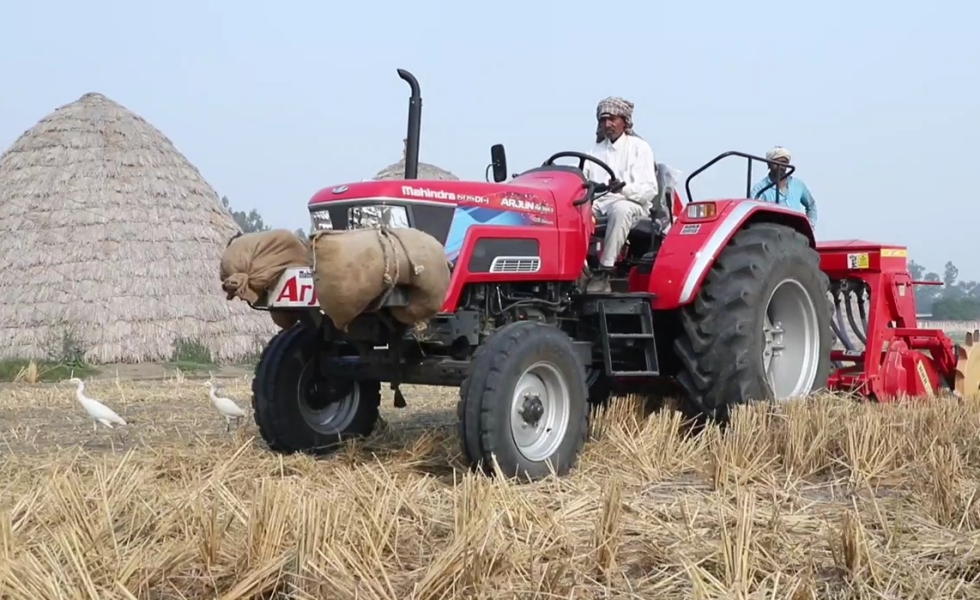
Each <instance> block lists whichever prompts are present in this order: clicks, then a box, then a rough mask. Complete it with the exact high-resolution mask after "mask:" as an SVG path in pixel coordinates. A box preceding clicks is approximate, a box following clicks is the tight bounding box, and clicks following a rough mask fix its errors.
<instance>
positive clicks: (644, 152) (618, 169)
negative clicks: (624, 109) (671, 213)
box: [584, 133, 659, 212]
mask: <svg viewBox="0 0 980 600" xmlns="http://www.w3.org/2000/svg"><path fill="white" fill-rule="evenodd" d="M588 154H590V155H591V156H594V157H596V158H598V159H599V160H601V161H602V162H604V163H606V164H607V165H609V167H610V168H611V169H612V170H613V172H614V173H615V174H616V179H618V180H619V181H622V182H623V183H625V184H626V185H625V186H624V187H623V189H622V191H621V192H619V193H618V194H608V195H606V196H604V197H603V198H601V199H600V200H599V202H598V203H597V204H600V205H605V204H608V203H610V202H613V201H615V200H622V199H624V198H625V199H626V200H629V201H631V202H635V203H637V204H639V205H640V206H642V207H643V208H645V209H647V210H649V209H650V203H651V202H653V199H654V198H656V197H657V192H658V191H659V190H658V188H657V161H656V160H654V157H653V148H651V147H650V144H648V143H646V141H645V140H642V139H640V138H638V137H636V136H635V135H626V134H625V133H624V134H623V135H621V136H619V139H618V140H616V142H615V143H610V142H609V140H603V141H601V142H599V143H598V144H596V145H595V146H593V147H592V149H591V150H589V152H588ZM584 172H585V177H586V178H587V179H590V180H592V181H595V182H596V183H608V182H609V173H606V170H605V169H603V168H602V167H600V166H598V165H596V164H595V163H592V162H586V163H585V169H584ZM596 208H597V209H599V210H600V211H601V212H605V211H604V210H603V209H602V208H601V207H600V206H597V207H596Z"/></svg>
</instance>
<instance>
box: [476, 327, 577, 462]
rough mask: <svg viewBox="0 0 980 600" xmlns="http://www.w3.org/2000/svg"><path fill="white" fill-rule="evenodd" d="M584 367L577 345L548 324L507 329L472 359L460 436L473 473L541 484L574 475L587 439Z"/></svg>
mask: <svg viewBox="0 0 980 600" xmlns="http://www.w3.org/2000/svg"><path fill="white" fill-rule="evenodd" d="M588 395H589V392H588V386H587V385H586V381H585V366H584V365H583V364H582V362H581V360H580V359H579V357H578V355H577V353H576V351H575V348H574V346H573V344H572V340H571V339H570V338H569V337H568V336H567V335H565V334H564V333H562V332H561V331H559V330H558V329H556V328H554V327H551V326H549V325H545V324H543V323H534V322H528V321H521V322H517V323H512V324H509V325H506V326H504V327H502V328H501V329H500V330H498V331H496V332H495V333H494V334H493V335H492V336H490V338H489V339H488V340H487V341H486V342H485V343H484V344H483V345H481V346H480V347H479V348H478V349H477V351H476V353H475V354H474V356H473V361H472V363H471V364H470V371H469V375H468V376H467V378H466V380H465V381H464V382H463V385H462V386H460V399H459V405H458V411H457V413H458V417H459V434H460V440H461V443H462V447H463V454H464V456H465V457H466V458H467V459H468V460H469V462H470V464H471V465H472V466H474V467H482V469H483V470H484V472H486V473H488V474H492V473H493V461H494V459H496V462H497V465H498V466H499V468H500V471H501V472H502V474H503V475H504V476H505V477H517V478H520V479H524V480H531V481H534V480H538V479H541V478H543V477H546V476H548V475H549V474H551V472H552V470H554V473H555V474H556V475H559V476H561V475H565V474H567V473H568V472H569V471H570V470H571V469H572V467H573V466H575V464H576V462H577V461H578V456H579V453H580V452H581V451H582V447H583V446H584V445H585V438H586V435H587V434H588V413H589V411H588Z"/></svg>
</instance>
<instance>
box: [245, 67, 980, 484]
mask: <svg viewBox="0 0 980 600" xmlns="http://www.w3.org/2000/svg"><path fill="white" fill-rule="evenodd" d="M399 75H400V77H401V78H402V79H404V80H405V81H407V82H408V83H409V85H410V86H411V89H412V96H411V100H410V108H409V123H408V145H407V150H406V161H405V163H406V164H405V179H404V180H397V181H390V180H389V181H368V182H360V183H349V184H345V185H337V186H333V187H330V188H326V189H323V190H321V191H320V192H318V193H317V194H315V195H314V196H313V198H312V199H311V200H310V202H309V211H310V217H311V222H312V227H313V231H314V232H315V231H317V230H322V229H340V230H343V229H354V228H358V227H365V226H377V225H378V224H384V225H385V226H387V227H414V228H418V229H421V230H423V231H425V232H427V233H429V234H431V235H432V236H434V237H435V238H437V239H438V240H440V241H441V242H442V243H443V245H444V246H445V248H446V258H447V260H448V261H449V262H450V264H451V265H452V274H451V280H450V288H449V291H448V294H447V296H446V299H445V303H444V305H443V307H442V311H441V313H440V314H439V315H437V316H436V317H435V318H433V319H432V320H431V321H430V322H429V323H428V326H427V329H426V330H425V332H424V335H417V334H416V333H414V332H411V331H408V330H407V327H406V326H403V325H399V324H396V322H395V321H394V320H393V319H391V318H389V317H388V315H387V314H386V310H387V307H393V306H401V305H404V302H405V301H406V300H405V295H404V294H400V293H397V292H398V290H397V289H396V293H392V294H391V295H389V296H388V297H387V299H386V300H385V301H384V303H383V304H382V306H381V308H379V309H378V310H376V311H373V312H368V313H365V314H362V315H360V316H359V317H358V318H357V319H356V320H355V321H354V322H353V323H352V324H351V325H350V326H349V327H348V328H347V331H346V332H341V331H339V330H337V329H336V328H335V327H334V326H333V324H332V323H331V322H330V320H329V319H325V318H323V315H322V313H321V312H320V310H319V306H318V304H317V298H316V296H315V293H314V288H313V281H312V274H311V272H310V270H309V269H290V270H288V271H287V272H285V273H284V274H283V276H282V277H281V279H280V281H279V284H278V285H277V286H276V287H275V288H274V289H272V290H271V291H270V292H269V294H268V296H267V298H266V299H265V301H264V302H262V303H261V306H259V305H257V306H256V307H257V308H273V309H276V310H295V311H299V312H300V319H299V320H298V321H297V322H296V323H295V324H294V325H293V326H291V327H289V328H287V329H285V330H283V331H281V332H280V333H279V334H277V335H276V337H274V338H273V339H272V340H271V342H270V343H269V345H268V346H267V348H266V349H265V351H264V353H263V356H262V359H261V361H260V363H259V365H258V367H257V368H256V373H255V378H254V381H253V392H254V408H255V418H256V422H257V423H258V426H259V429H260V431H261V433H262V436H263V438H264V439H265V440H266V441H267V442H268V444H269V446H270V447H271V448H272V449H274V450H277V451H281V452H307V453H313V454H317V453H321V452H324V451H327V450H328V449H330V448H332V447H334V446H335V445H336V444H337V442H338V441H340V440H343V439H347V438H350V437H355V436H363V435H366V434H369V433H370V432H371V431H372V430H373V428H374V427H375V423H376V421H377V419H378V409H379V404H380V401H381V395H380V394H381V384H382V382H387V383H390V384H391V386H392V389H394V390H395V404H396V406H399V405H402V406H403V405H404V398H403V397H402V395H401V392H400V391H399V390H398V388H399V386H400V385H401V384H423V385H439V386H454V387H455V386H458V387H459V403H458V418H459V437H460V440H461V444H462V449H463V452H464V455H465V456H466V458H467V459H468V460H469V461H470V463H471V464H472V465H473V466H474V467H476V466H482V468H483V469H484V470H487V471H489V470H490V469H491V466H490V465H491V462H492V461H493V460H496V462H497V464H498V465H499V467H500V469H501V470H502V472H503V473H504V474H506V475H508V476H520V477H522V478H530V479H537V478H541V477H543V476H546V475H547V474H549V472H550V471H551V470H552V469H554V471H555V472H556V473H558V474H559V475H561V474H564V473H567V472H568V471H569V469H570V468H572V467H573V466H574V465H575V463H576V461H577V458H578V456H579V454H580V451H581V450H582V447H583V445H584V443H585V440H586V432H587V419H588V415H589V411H590V405H595V404H602V403H604V402H605V401H606V400H607V399H608V398H609V397H610V395H611V394H637V395H640V396H646V397H663V396H664V395H671V396H675V397H677V398H678V399H679V401H680V403H681V406H682V407H683V409H684V410H686V411H687V412H688V413H689V414H690V415H691V416H692V417H701V418H709V419H715V420H718V421H722V422H723V421H725V420H726V419H727V418H728V414H729V410H730V409H731V407H732V406H734V405H737V404H740V403H745V402H749V401H753V400H766V399H770V400H785V399H789V398H794V397H800V396H805V395H806V394H809V393H811V392H813V391H815V390H819V389H823V388H827V387H828V386H829V387H831V388H847V389H853V390H856V391H858V392H861V393H864V394H866V395H874V396H875V397H876V398H877V399H879V400H886V399H889V398H892V397H896V396H899V395H902V394H904V393H922V392H923V391H926V392H933V391H935V390H937V389H939V388H940V387H942V386H943V385H944V384H945V385H948V386H949V387H953V386H954V385H955V384H956V376H955V373H956V365H957V361H956V353H957V352H958V351H962V352H963V353H964V354H963V355H964V356H966V354H965V350H962V349H957V348H956V347H954V345H953V344H952V343H951V342H950V341H949V339H948V338H946V336H945V335H944V334H943V333H942V332H939V331H927V330H918V329H915V320H914V316H915V309H914V300H913V294H912V288H911V285H912V283H913V282H912V281H911V280H910V279H909V276H908V273H907V269H906V268H905V261H906V259H905V255H904V249H901V248H896V247H888V248H882V247H881V246H878V245H873V244H864V245H861V244H860V243H857V242H850V243H835V244H824V245H818V244H817V243H816V242H815V240H814V236H813V231H812V230H811V228H810V225H809V223H808V221H807V219H806V217H805V216H804V215H802V214H800V213H797V212H794V211H792V210H790V209H787V208H785V207H783V206H778V205H774V204H771V203H766V202H759V201H753V200H747V199H733V200H712V201H698V202H694V201H691V200H690V182H691V180H692V179H693V178H694V177H696V176H697V175H698V174H699V173H701V172H703V171H704V170H705V169H706V168H708V167H710V166H711V165H713V164H714V163H716V162H718V161H719V160H721V159H723V158H725V157H728V156H739V157H743V158H746V159H748V162H749V168H748V173H749V175H748V182H749V184H751V179H752V175H751V173H752V163H753V161H754V162H762V163H766V162H768V161H766V160H765V159H762V158H758V157H754V156H751V155H747V154H742V153H738V152H728V153H726V154H723V155H721V156H719V157H717V158H715V159H714V160H712V161H711V162H709V163H708V164H707V165H705V166H704V167H702V168H700V169H698V170H697V171H695V172H694V173H692V174H691V176H690V177H689V178H688V180H687V182H686V189H687V194H688V198H689V202H688V203H687V204H686V206H683V208H682V210H680V211H679V212H678V213H677V214H674V212H675V211H672V210H669V209H668V210H666V211H664V210H661V209H659V207H660V206H668V205H670V202H669V201H668V202H656V203H654V204H655V206H656V207H655V209H654V212H653V214H651V215H650V218H648V219H645V220H643V221H642V222H641V223H640V224H639V225H637V227H636V228H635V229H634V230H633V231H632V232H631V234H630V236H629V240H628V243H627V245H626V246H625V247H624V249H623V251H622V253H621V260H620V262H619V264H618V265H617V266H618V274H619V278H618V279H617V280H615V281H614V282H613V293H610V294H604V295H590V294H586V293H584V285H582V284H581V281H580V280H581V276H582V273H583V267H584V266H585V265H586V264H588V263H591V264H595V261H596V246H597V241H598V240H601V239H602V227H603V225H604V224H603V223H602V222H598V223H597V222H596V221H595V220H594V219H593V216H592V211H591V203H592V202H593V201H594V200H595V199H597V198H599V197H601V196H602V195H604V194H606V193H608V189H607V187H606V185H605V184H596V183H594V182H590V181H587V180H586V178H585V177H584V176H583V173H582V167H583V166H584V164H585V161H592V162H594V163H595V164H597V165H598V166H599V167H601V168H602V169H603V170H605V171H606V172H607V173H608V174H609V176H610V178H612V177H613V176H614V175H613V172H612V170H611V169H610V168H609V167H608V165H606V164H604V163H602V162H601V161H598V160H596V159H595V158H592V157H590V156H588V155H585V154H582V153H578V152H559V153H557V154H555V155H553V156H551V157H550V158H548V159H547V160H545V161H544V163H543V164H542V165H541V166H540V167H536V168H532V169H529V170H527V171H525V172H523V173H521V174H519V175H516V176H514V177H513V178H512V179H510V180H509V181H507V182H506V183H503V182H504V181H505V180H506V179H507V166H506V158H505V156H504V152H503V147H502V146H499V145H498V146H495V147H494V148H493V149H492V152H491V154H492V158H493V164H492V167H493V172H494V177H493V179H494V181H493V182H463V181H423V180H417V179H415V177H416V173H417V167H418V147H419V132H420V122H421V98H420V95H419V86H418V82H417V81H416V80H415V78H414V77H413V76H412V75H411V74H410V73H408V72H406V71H403V70H399ZM566 157H569V158H574V159H577V160H578V161H579V162H578V165H577V166H565V165H559V164H557V163H556V161H557V160H558V159H561V158H566ZM790 169H792V167H791V168H790ZM662 193H663V195H664V197H667V198H670V193H671V192H670V191H669V190H663V192H662ZM747 195H748V194H747ZM665 223H669V224H670V226H669V227H664V226H663V225H664V224H665ZM869 289H870V292H871V293H870V297H871V300H870V302H871V304H870V306H871V308H870V310H869V311H866V312H862V313H861V315H862V318H865V320H866V321H867V322H866V323H864V322H863V321H862V323H861V324H856V321H855V325H854V326H853V327H852V328H851V329H852V330H856V331H858V332H859V334H860V337H861V339H866V340H868V342H867V344H868V347H869V348H875V349H878V348H880V349H881V352H878V351H877V350H875V351H874V352H870V351H869V352H865V351H864V350H862V349H858V348H856V347H855V345H854V344H853V343H850V342H849V341H848V343H849V344H850V345H846V347H845V348H844V350H842V351H833V352H832V346H833V345H834V343H835V341H836V340H837V339H838V338H840V336H835V333H834V332H835V331H840V330H842V329H843V326H844V323H843V321H842V317H841V316H840V314H841V313H840V312H839V311H838V313H837V318H836V320H835V319H832V309H831V300H830V299H829V298H828V290H831V291H832V292H833V293H834V295H835V296H838V297H840V296H841V294H849V293H853V292H854V291H855V290H857V291H859V292H861V293H862V294H863V293H865V292H867V291H868V290H869ZM862 297H863V296H862ZM850 305H851V304H850V303H848V304H847V306H848V307H850ZM859 306H864V304H860V305H859ZM852 320H853V319H852ZM842 339H846V338H842ZM921 350H928V351H929V352H930V353H931V356H927V355H926V354H923V353H921V352H920V351H921ZM846 361H850V362H851V363H852V364H854V365H856V366H853V367H847V366H845V365H844V362H846ZM835 363H837V364H838V367H837V368H836V369H835V368H834V365H835ZM972 385H974V388H973V389H976V385H977V384H976V382H975V381H973V383H972Z"/></svg>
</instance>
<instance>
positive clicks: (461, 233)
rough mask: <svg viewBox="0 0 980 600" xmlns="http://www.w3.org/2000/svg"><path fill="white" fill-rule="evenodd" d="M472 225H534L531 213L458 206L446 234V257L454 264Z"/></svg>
mask: <svg viewBox="0 0 980 600" xmlns="http://www.w3.org/2000/svg"><path fill="white" fill-rule="evenodd" d="M473 225H502V226H509V227H519V226H522V225H535V223H534V221H532V220H531V215H529V214H525V213H520V212H516V211H512V210H501V209H497V208H485V207H482V206H458V207H456V211H455V213H454V214H453V222H452V225H450V227H449V234H448V235H447V236H446V244H445V246H446V259H447V260H449V262H451V263H453V264H454V265H455V264H456V259H458V258H459V252H460V250H462V249H463V240H465V239H466V232H467V231H469V229H470V227H472V226H473Z"/></svg>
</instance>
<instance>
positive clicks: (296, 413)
mask: <svg viewBox="0 0 980 600" xmlns="http://www.w3.org/2000/svg"><path fill="white" fill-rule="evenodd" d="M326 350H327V347H326V343H325V342H323V341H322V339H321V337H320V334H319V332H318V331H317V330H316V329H315V328H313V327H311V326H309V325H307V324H305V323H303V322H300V323H296V324H294V325H293V326H292V327H289V328H288V329H284V330H282V331H280V332H279V333H278V334H276V336H275V337H273V338H272V340H271V341H270V342H269V344H268V346H266V348H265V351H264V352H263V353H262V358H261V359H260V360H259V364H258V366H256V368H255V377H254V378H253V379H252V407H253V409H254V414H255V424H256V425H258V427H259V433H260V434H261V435H262V439H264V440H265V442H266V443H267V444H268V445H269V448H270V449H272V450H275V451H277V452H282V453H285V454H291V453H294V452H304V453H307V454H313V455H318V454H325V453H327V452H329V451H331V450H333V449H334V448H336V447H337V446H338V445H339V444H341V443H342V442H344V441H345V440H347V439H350V438H356V437H363V436H367V435H370V434H371V432H372V431H373V430H374V426H375V424H376V423H377V421H378V410H379V407H380V405H381V384H380V383H379V382H377V381H355V380H353V379H343V378H336V377H324V376H322V375H321V374H320V370H319V368H318V367H319V365H318V364H317V363H318V359H319V357H320V354H321V353H322V352H325V351H326Z"/></svg>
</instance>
